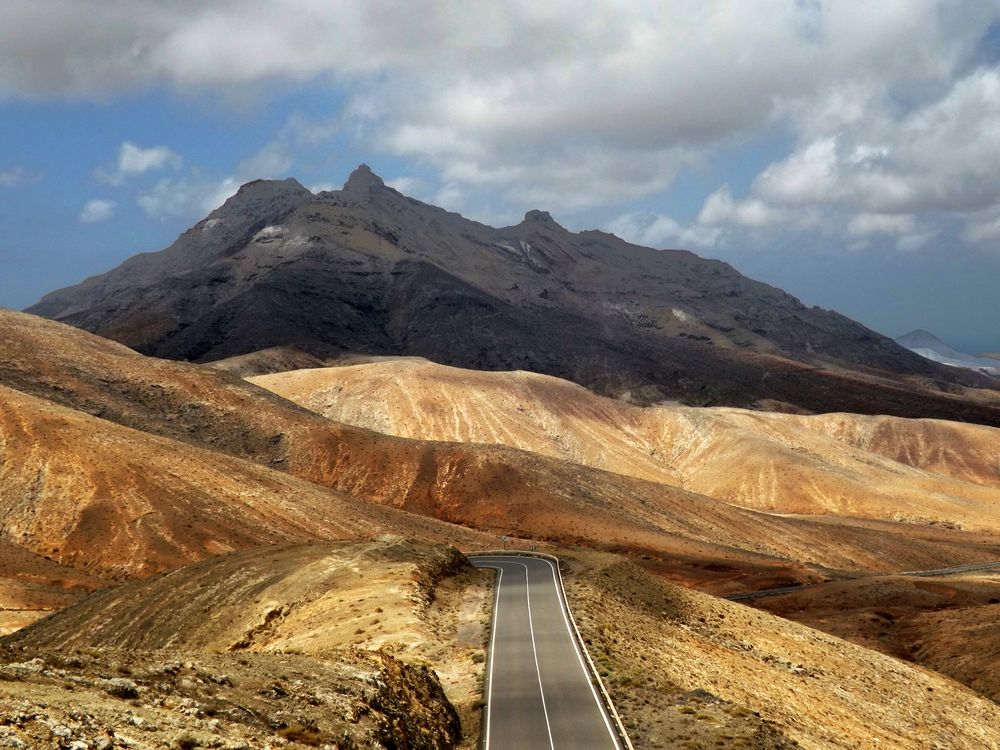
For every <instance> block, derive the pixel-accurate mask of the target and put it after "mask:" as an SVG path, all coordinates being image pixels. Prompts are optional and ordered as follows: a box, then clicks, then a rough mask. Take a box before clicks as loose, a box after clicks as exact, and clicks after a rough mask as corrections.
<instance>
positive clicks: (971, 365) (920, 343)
mask: <svg viewBox="0 0 1000 750" xmlns="http://www.w3.org/2000/svg"><path fill="white" fill-rule="evenodd" d="M896 343H897V344H899V345H900V346H905V347H906V348H907V349H909V350H910V351H911V352H914V353H915V354H919V355H920V356H921V357H924V358H926V359H929V360H931V361H933V362H940V363H941V364H943V365H950V366H952V367H962V368H964V369H967V370H976V371H978V372H982V373H985V374H987V375H994V376H1000V362H998V361H997V355H992V354H984V355H982V356H979V357H977V356H975V355H972V354H966V353H965V352H960V351H958V350H957V349H953V348H952V347H950V346H948V345H947V344H946V343H944V342H943V341H942V340H941V339H939V338H938V337H937V336H935V335H934V334H932V333H928V332H927V331H923V330H920V329H917V330H915V331H910V332H909V333H908V334H906V335H905V336H900V337H899V338H897V339H896Z"/></svg>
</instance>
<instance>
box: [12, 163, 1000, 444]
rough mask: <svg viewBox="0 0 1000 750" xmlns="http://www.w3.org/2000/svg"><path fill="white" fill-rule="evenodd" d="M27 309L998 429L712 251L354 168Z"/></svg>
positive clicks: (949, 374) (976, 402)
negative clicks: (412, 186) (418, 195)
mask: <svg viewBox="0 0 1000 750" xmlns="http://www.w3.org/2000/svg"><path fill="white" fill-rule="evenodd" d="M29 311H30V312H33V313H37V314H39V315H44V316H46V317H51V318H55V319H58V320H62V321H65V322H68V323H71V324H73V325H76V326H79V327H81V328H84V329H86V330H89V331H93V332H96V333H99V334H101V335H103V336H107V337H109V338H112V339H115V340H117V341H121V342H123V343H126V344H128V345H129V346H131V347H134V348H135V349H137V350H139V351H141V352H143V353H146V354H152V355H156V356H160V357H168V358H171V359H184V360H191V361H200V362H205V361H211V360H218V359H222V358H225V357H232V356H237V355H246V354H250V353H253V352H256V351H258V350H262V349H271V350H272V351H273V350H274V348H275V347H277V348H279V349H283V350H285V351H288V350H289V349H291V350H296V351H300V352H304V353H305V354H306V355H310V356H316V357H319V358H327V357H330V356H335V355H338V354H343V353H354V354H358V353H360V354H379V355H400V354H406V355H419V356H425V357H428V358H429V359H432V360H433V361H436V362H442V363H445V364H450V365H455V366H460V367H468V368H475V369H484V370H509V369H524V370H530V371H533V372H542V373H546V374H551V375H556V376H559V377H563V378H566V379H568V380H572V381H574V382H577V383H580V384H583V385H585V386H587V387H589V388H592V389H594V390H595V391H597V392H599V393H604V394H609V395H614V396H625V397H627V398H629V399H631V400H634V401H636V402H640V403H653V402H658V401H661V400H663V399H667V398H678V397H680V398H684V399H687V400H690V401H692V402H696V403H700V404H702V403H703V404H727V405H736V406H744V405H748V404H750V403H753V402H756V401H760V400H772V401H776V402H781V403H784V404H791V405H794V406H796V407H798V408H803V409H806V410H809V411H822V412H827V411H842V410H843V411H852V412H863V413H891V414H898V415H901V416H909V417H939V418H952V419H962V420H964V421H971V422H979V423H984V424H994V425H1000V404H998V403H995V402H991V401H990V400H988V399H979V398H977V397H976V396H975V395H974V394H972V393H971V392H968V391H966V390H965V387H967V386H978V387H981V388H986V389H994V390H995V389H996V386H997V383H996V381H995V380H993V379H991V378H989V377H987V376H985V375H980V374H977V373H972V372H963V371H959V370H955V369H954V368H948V367H944V366H941V365H938V364H936V363H933V362H930V361H928V360H925V359H923V358H921V357H918V356H917V355H915V354H913V353H911V352H909V351H908V350H906V349H904V348H903V347H901V346H899V345H897V344H896V343H895V342H893V341H892V340H891V339H889V338H887V337H885V336H882V335H880V334H877V333H875V332H873V331H871V330H868V329H867V328H865V327H863V326H861V325H860V324H858V323H855V322H854V321H851V320H849V319H847V318H845V317H843V316H842V315H839V314H837V313H835V312H830V311H827V310H821V309H819V308H809V307H806V306H804V305H802V304H801V303H800V302H799V301H798V300H796V299H795V298H793V297H791V296H790V295H788V294H786V293H784V292H782V291H780V290H778V289H775V288H773V287H770V286H768V285H766V284H762V283H759V282H756V281H752V280H750V279H748V278H746V277H744V276H742V275H741V274H739V273H738V272H736V271H735V270H734V269H733V268H731V267H730V266H728V265H726V264H725V263H721V262H719V261H713V260H706V259H703V258H699V257H698V256H696V255H694V254H692V253H689V252H686V251H681V250H663V251H654V250H651V249H649V248H642V247H637V246H635V245H630V244H628V243H626V242H624V241H622V240H621V239H619V238H617V237H615V236H613V235H609V234H606V233H603V232H598V231H589V232H580V233H574V232H570V231H567V230H566V229H564V228H563V227H561V226H560V225H559V224H558V223H556V222H555V221H554V220H553V219H552V217H551V216H549V215H548V214H547V213H545V212H543V211H531V212H529V213H528V214H527V215H526V216H525V219H524V221H523V222H521V223H520V224H518V225H516V226H511V227H504V228H499V229H495V228H492V227H487V226H484V225H482V224H479V223H477V222H474V221H470V220H467V219H464V218H462V217H461V216H459V215H457V214H453V213H448V212H446V211H444V210H442V209H440V208H437V207H434V206H430V205H427V204H424V203H420V202H419V201H416V200H413V199H411V198H407V197H406V196H403V195H401V194H400V193H398V192H397V191H395V190H393V189H392V188H389V187H387V186H385V185H384V184H383V182H382V180H381V179H380V178H378V177H377V176H376V175H374V174H372V173H371V171H370V170H369V169H368V168H367V167H364V166H362V167H360V168H359V169H358V170H356V171H355V172H354V173H353V174H352V175H351V177H350V179H349V180H348V181H347V183H346V184H345V186H344V188H343V190H339V191H328V192H322V193H320V194H318V195H313V194H312V193H310V192H309V191H308V190H306V189H305V188H303V187H302V186H301V185H300V184H298V183H297V182H295V180H283V181H256V182H252V183H249V184H247V185H244V186H243V187H242V188H241V189H240V191H239V192H238V193H237V194H236V195H235V196H233V197H232V198H230V199H229V200H228V201H227V202H226V204H225V205H224V206H222V207H221V208H219V209H217V210H216V211H213V212H212V213H211V214H210V215H209V216H208V217H207V218H206V219H204V220H203V221H201V222H199V223H198V224H196V225H195V226H194V227H192V228H191V229H189V230H188V231H187V232H185V233H184V234H183V235H181V236H180V237H179V238H178V240H177V241H176V242H175V243H174V244H173V245H171V246H170V247H169V248H167V249H166V250H163V251H161V252H158V253H144V254H140V255H136V256H134V257H132V258H130V259H129V260H127V261H125V262H124V263H123V264H122V265H121V266H119V267H118V268H116V269H114V270H112V271H109V272H108V273H105V274H102V275H100V276H95V277H92V278H89V279H87V280H85V281H83V282H82V283H80V284H78V285H76V286H73V287H69V288H66V289H62V290H59V291H55V292H52V293H51V294H48V295H46V296H45V297H44V298H43V299H42V300H41V301H40V302H39V303H38V304H37V305H35V306H33V307H32V308H29ZM258 362H260V360H258ZM261 363H262V364H265V365H267V363H266V362H261ZM268 369H269V368H268Z"/></svg>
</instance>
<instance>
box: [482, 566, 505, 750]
mask: <svg viewBox="0 0 1000 750" xmlns="http://www.w3.org/2000/svg"><path fill="white" fill-rule="evenodd" d="M493 570H495V571H496V572H497V580H496V587H497V590H496V593H495V594H494V598H493V617H491V618H490V657H489V658H490V668H489V669H488V670H486V722H485V723H486V728H485V730H484V731H483V750H489V748H490V713H491V712H492V711H493V662H494V659H493V653H494V650H495V649H496V642H497V639H496V633H497V620H498V619H499V618H500V584H501V583H503V568H501V567H496V568H493Z"/></svg>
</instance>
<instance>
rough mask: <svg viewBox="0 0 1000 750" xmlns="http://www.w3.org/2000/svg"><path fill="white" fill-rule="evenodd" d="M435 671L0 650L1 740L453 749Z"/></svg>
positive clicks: (260, 657) (333, 660) (44, 744)
mask: <svg viewBox="0 0 1000 750" xmlns="http://www.w3.org/2000/svg"><path fill="white" fill-rule="evenodd" d="M459 737H460V728H459V720H458V715H457V714H456V713H455V710H454V708H453V707H452V706H451V704H450V703H449V701H448V700H447V698H446V696H445V694H444V691H443V690H442V689H441V685H440V682H439V681H438V679H437V677H436V676H435V674H434V673H433V671H432V670H430V669H428V668H426V667H414V666H410V665H407V664H404V663H403V662H401V661H400V660H398V659H396V658H395V657H393V656H392V655H390V654H388V653H385V652H381V651H365V650H360V649H346V650H336V651H329V652H326V653H324V654H323V655H322V657H317V656H305V655H294V654H231V653H222V654H208V653H195V654H185V653H183V652H179V651H175V650H170V651H163V652H123V651H108V650H103V649H83V650H78V649H70V650H66V651H62V650H59V651H53V650H36V649H32V648H25V649H21V648H5V649H3V650H0V747H11V748H62V749H64V750H90V749H93V750H107V749H109V748H127V747H128V748H142V749H145V748H150V749H152V748H157V749H159V748H198V747H204V748H227V749H229V750H237V748H242V749H244V750H249V749H250V748H281V747H287V748H303V747H327V748H427V750H430V749H431V748H450V747H454V746H455V743H456V742H457V741H458V739H459Z"/></svg>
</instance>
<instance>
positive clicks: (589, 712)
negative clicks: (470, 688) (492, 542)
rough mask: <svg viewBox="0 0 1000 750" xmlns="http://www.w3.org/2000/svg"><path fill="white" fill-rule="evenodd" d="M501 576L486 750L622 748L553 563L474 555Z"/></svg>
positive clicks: (492, 647) (475, 561)
mask: <svg viewBox="0 0 1000 750" xmlns="http://www.w3.org/2000/svg"><path fill="white" fill-rule="evenodd" d="M469 559H470V561H471V562H472V564H473V565H475V566H476V567H478V568H493V569H495V570H496V571H497V590H496V603H495V605H494V610H493V629H492V632H491V635H490V649H489V662H488V665H487V678H486V712H485V715H484V719H483V722H484V723H483V736H484V745H483V746H484V750H535V749H536V748H537V749H538V750H545V749H547V750H621V745H620V743H619V740H618V737H617V734H616V733H615V731H614V728H613V725H612V723H611V720H610V718H609V717H608V715H607V712H606V710H605V708H604V704H603V703H602V702H601V700H600V698H599V697H598V693H597V690H596V688H595V687H594V685H593V684H592V682H591V679H590V673H589V672H588V670H587V667H586V666H585V664H584V660H583V656H582V655H581V653H580V651H579V648H578V646H577V643H576V639H575V638H574V636H573V633H572V630H571V627H570V623H569V617H568V614H567V612H566V609H565V604H564V603H563V599H562V596H561V591H560V588H559V586H560V584H559V579H558V576H557V575H556V569H555V565H554V564H553V563H552V562H550V561H548V560H546V559H543V558H537V557H522V556H516V555H490V556H470V558H469Z"/></svg>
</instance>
